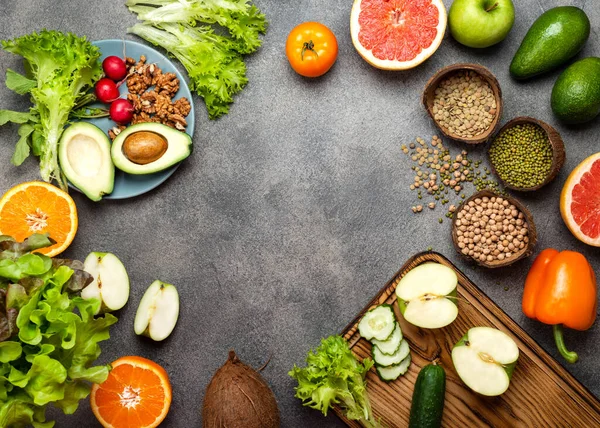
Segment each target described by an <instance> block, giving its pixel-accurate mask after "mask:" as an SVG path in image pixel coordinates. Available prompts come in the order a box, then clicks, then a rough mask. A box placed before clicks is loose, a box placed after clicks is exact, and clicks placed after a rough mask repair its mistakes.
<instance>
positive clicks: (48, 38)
mask: <svg viewBox="0 0 600 428" xmlns="http://www.w3.org/2000/svg"><path fill="white" fill-rule="evenodd" d="M2 47H3V48H4V49H5V50H6V51H8V52H12V53H14V54H16V55H20V56H22V57H23V59H24V61H25V69H26V70H27V72H28V76H23V75H21V74H19V73H17V72H15V71H13V70H10V69H9V70H7V72H6V86H7V87H8V88H9V89H11V90H13V91H15V92H16V93H18V94H21V95H24V94H29V95H30V96H31V100H32V102H33V106H32V107H31V108H30V110H29V112H26V113H22V112H14V111H10V110H0V125H4V124H5V123H7V122H13V123H18V124H21V126H20V127H19V136H20V139H19V141H18V142H17V146H16V150H15V154H14V156H13V158H12V163H13V164H14V165H17V166H18V165H20V164H22V163H23V161H24V160H25V159H26V158H27V157H28V156H29V153H30V147H31V148H32V149H33V150H32V151H33V154H34V155H35V156H39V157H40V173H41V176H42V178H43V179H44V180H45V181H48V182H50V181H52V180H56V181H57V182H58V184H59V185H60V187H61V188H63V189H65V190H66V188H67V187H66V186H67V183H66V181H65V179H64V177H63V176H62V174H61V171H60V166H59V164H58V142H59V140H60V136H61V135H62V132H63V128H64V126H65V124H66V123H67V120H68V118H69V113H70V112H71V110H72V109H73V108H74V106H75V105H76V101H77V99H78V98H79V97H80V95H81V94H83V93H85V91H86V90H87V89H88V88H91V87H92V86H93V85H94V83H95V82H96V81H97V80H98V79H100V76H101V75H102V68H101V66H100V62H99V61H98V58H99V57H100V50H99V49H98V48H97V47H95V46H93V45H92V44H91V43H90V42H89V41H88V40H87V39H86V38H85V37H77V36H76V35H74V34H71V33H66V34H65V33H61V32H59V31H48V30H42V31H40V32H39V33H32V34H29V35H26V36H22V37H19V38H16V39H14V40H4V41H2Z"/></svg>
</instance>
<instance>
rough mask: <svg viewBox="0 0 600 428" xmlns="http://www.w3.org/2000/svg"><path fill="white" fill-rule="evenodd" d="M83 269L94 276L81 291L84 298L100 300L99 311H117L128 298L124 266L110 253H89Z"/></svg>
mask: <svg viewBox="0 0 600 428" xmlns="http://www.w3.org/2000/svg"><path fill="white" fill-rule="evenodd" d="M83 269H84V270H85V271H86V272H88V273H89V274H91V275H92V276H93V277H94V281H92V282H91V283H90V285H88V286H87V287H85V288H84V289H83V291H82V292H81V297H83V298H84V299H93V298H96V299H98V300H100V301H101V305H100V308H99V310H98V311H99V312H111V311H117V310H119V309H121V308H122V307H123V306H125V303H127V300H128V299H129V276H128V275H127V271H126V270H125V266H123V263H121V260H119V259H118V257H117V256H115V255H114V254H111V253H90V254H89V255H88V256H87V258H86V259H85V262H84V263H83Z"/></svg>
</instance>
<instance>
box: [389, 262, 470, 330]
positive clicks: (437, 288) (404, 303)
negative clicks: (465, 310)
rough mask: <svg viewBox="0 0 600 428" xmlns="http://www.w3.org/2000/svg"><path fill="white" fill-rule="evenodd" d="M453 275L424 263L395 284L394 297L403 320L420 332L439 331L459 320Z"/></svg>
mask: <svg viewBox="0 0 600 428" xmlns="http://www.w3.org/2000/svg"><path fill="white" fill-rule="evenodd" d="M457 285H458V278H457V277H456V273H455V272H454V271H453V270H452V269H450V268H449V267H447V266H444V265H441V264H439V263H423V264H422V265H419V266H417V267H416V268H414V269H412V270H411V271H409V272H408V273H407V274H406V275H404V277H403V278H402V279H401V280H400V282H399V283H398V286H397V287H396V296H397V297H398V307H399V308H400V313H402V315H403V316H404V319H405V320H406V321H408V322H409V323H411V324H412V325H416V326H417V327H422V328H442V327H445V326H447V325H448V324H450V323H451V322H452V321H454V320H455V319H456V317H457V316H458V306H457V305H456V298H455V297H456V287H457Z"/></svg>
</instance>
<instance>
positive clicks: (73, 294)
mask: <svg viewBox="0 0 600 428" xmlns="http://www.w3.org/2000/svg"><path fill="white" fill-rule="evenodd" d="M53 243H54V241H53V240H51V239H50V238H49V237H48V235H40V234H36V235H32V236H31V237H30V238H28V239H27V240H25V241H23V242H16V241H15V240H14V239H12V238H10V237H7V236H0V250H1V251H0V426H2V427H15V428H20V427H25V426H30V425H33V426H34V427H35V428H49V427H52V426H54V422H52V421H46V416H45V411H46V407H47V405H48V404H52V405H54V406H55V407H58V408H59V409H61V410H62V411H63V412H64V413H65V414H71V413H73V412H75V410H76V409H77V407H78V404H79V400H81V399H83V398H85V397H87V396H88V394H89V392H90V389H91V385H90V382H95V383H101V382H103V381H104V380H105V379H106V377H107V376H108V372H109V369H110V367H109V366H108V365H100V366H93V363H94V361H95V360H96V359H97V358H98V356H99V355H100V346H99V342H101V341H103V340H107V339H108V338H109V337H110V336H109V327H110V326H111V325H113V324H114V323H116V322H117V319H116V318H115V317H114V316H113V315H110V314H105V315H104V316H101V317H94V314H95V313H96V311H97V310H98V308H99V306H100V304H101V303H100V301H99V300H97V299H91V300H84V299H82V298H81V297H79V291H80V290H82V289H83V288H85V286H87V285H88V284H89V283H90V282H91V281H92V279H93V278H92V277H91V275H90V274H89V273H87V272H85V271H83V270H81V269H79V268H80V267H81V268H82V267H83V265H82V264H81V263H80V262H76V261H72V260H61V259H50V258H49V257H46V256H44V255H42V254H39V253H35V252H34V251H35V250H37V249H40V248H44V247H46V246H49V245H52V244H53Z"/></svg>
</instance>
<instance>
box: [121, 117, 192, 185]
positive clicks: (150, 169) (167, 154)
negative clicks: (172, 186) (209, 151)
mask: <svg viewBox="0 0 600 428" xmlns="http://www.w3.org/2000/svg"><path fill="white" fill-rule="evenodd" d="M137 133H152V134H154V135H155V136H158V137H159V138H161V139H163V141H164V142H165V143H166V150H164V153H162V155H161V156H160V157H159V158H158V159H156V160H153V161H151V162H148V163H136V162H134V161H132V160H131V159H129V158H128V157H127V155H126V153H125V151H124V150H123V149H124V145H125V144H126V143H127V141H128V138H130V137H131V138H135V134H137ZM138 135H139V134H138ZM143 143H144V142H143V141H142V142H141V144H143ZM141 150H144V148H141ZM191 152H192V138H191V137H190V136H189V135H188V134H186V133H185V132H180V131H178V130H176V129H173V128H171V127H169V126H166V125H163V124H161V123H138V124H136V125H131V126H129V127H127V128H125V129H124V130H123V131H121V133H120V134H119V135H117V137H116V138H115V139H114V141H113V143H112V149H111V156H112V160H113V163H114V164H115V166H116V167H117V168H119V169H120V170H121V171H124V172H126V173H128V174H134V175H142V174H152V173H154V172H159V171H162V170H164V169H167V168H169V167H171V166H173V165H175V164H176V163H178V162H181V161H182V160H184V159H185V158H187V157H188V156H189V155H190V154H191Z"/></svg>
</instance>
